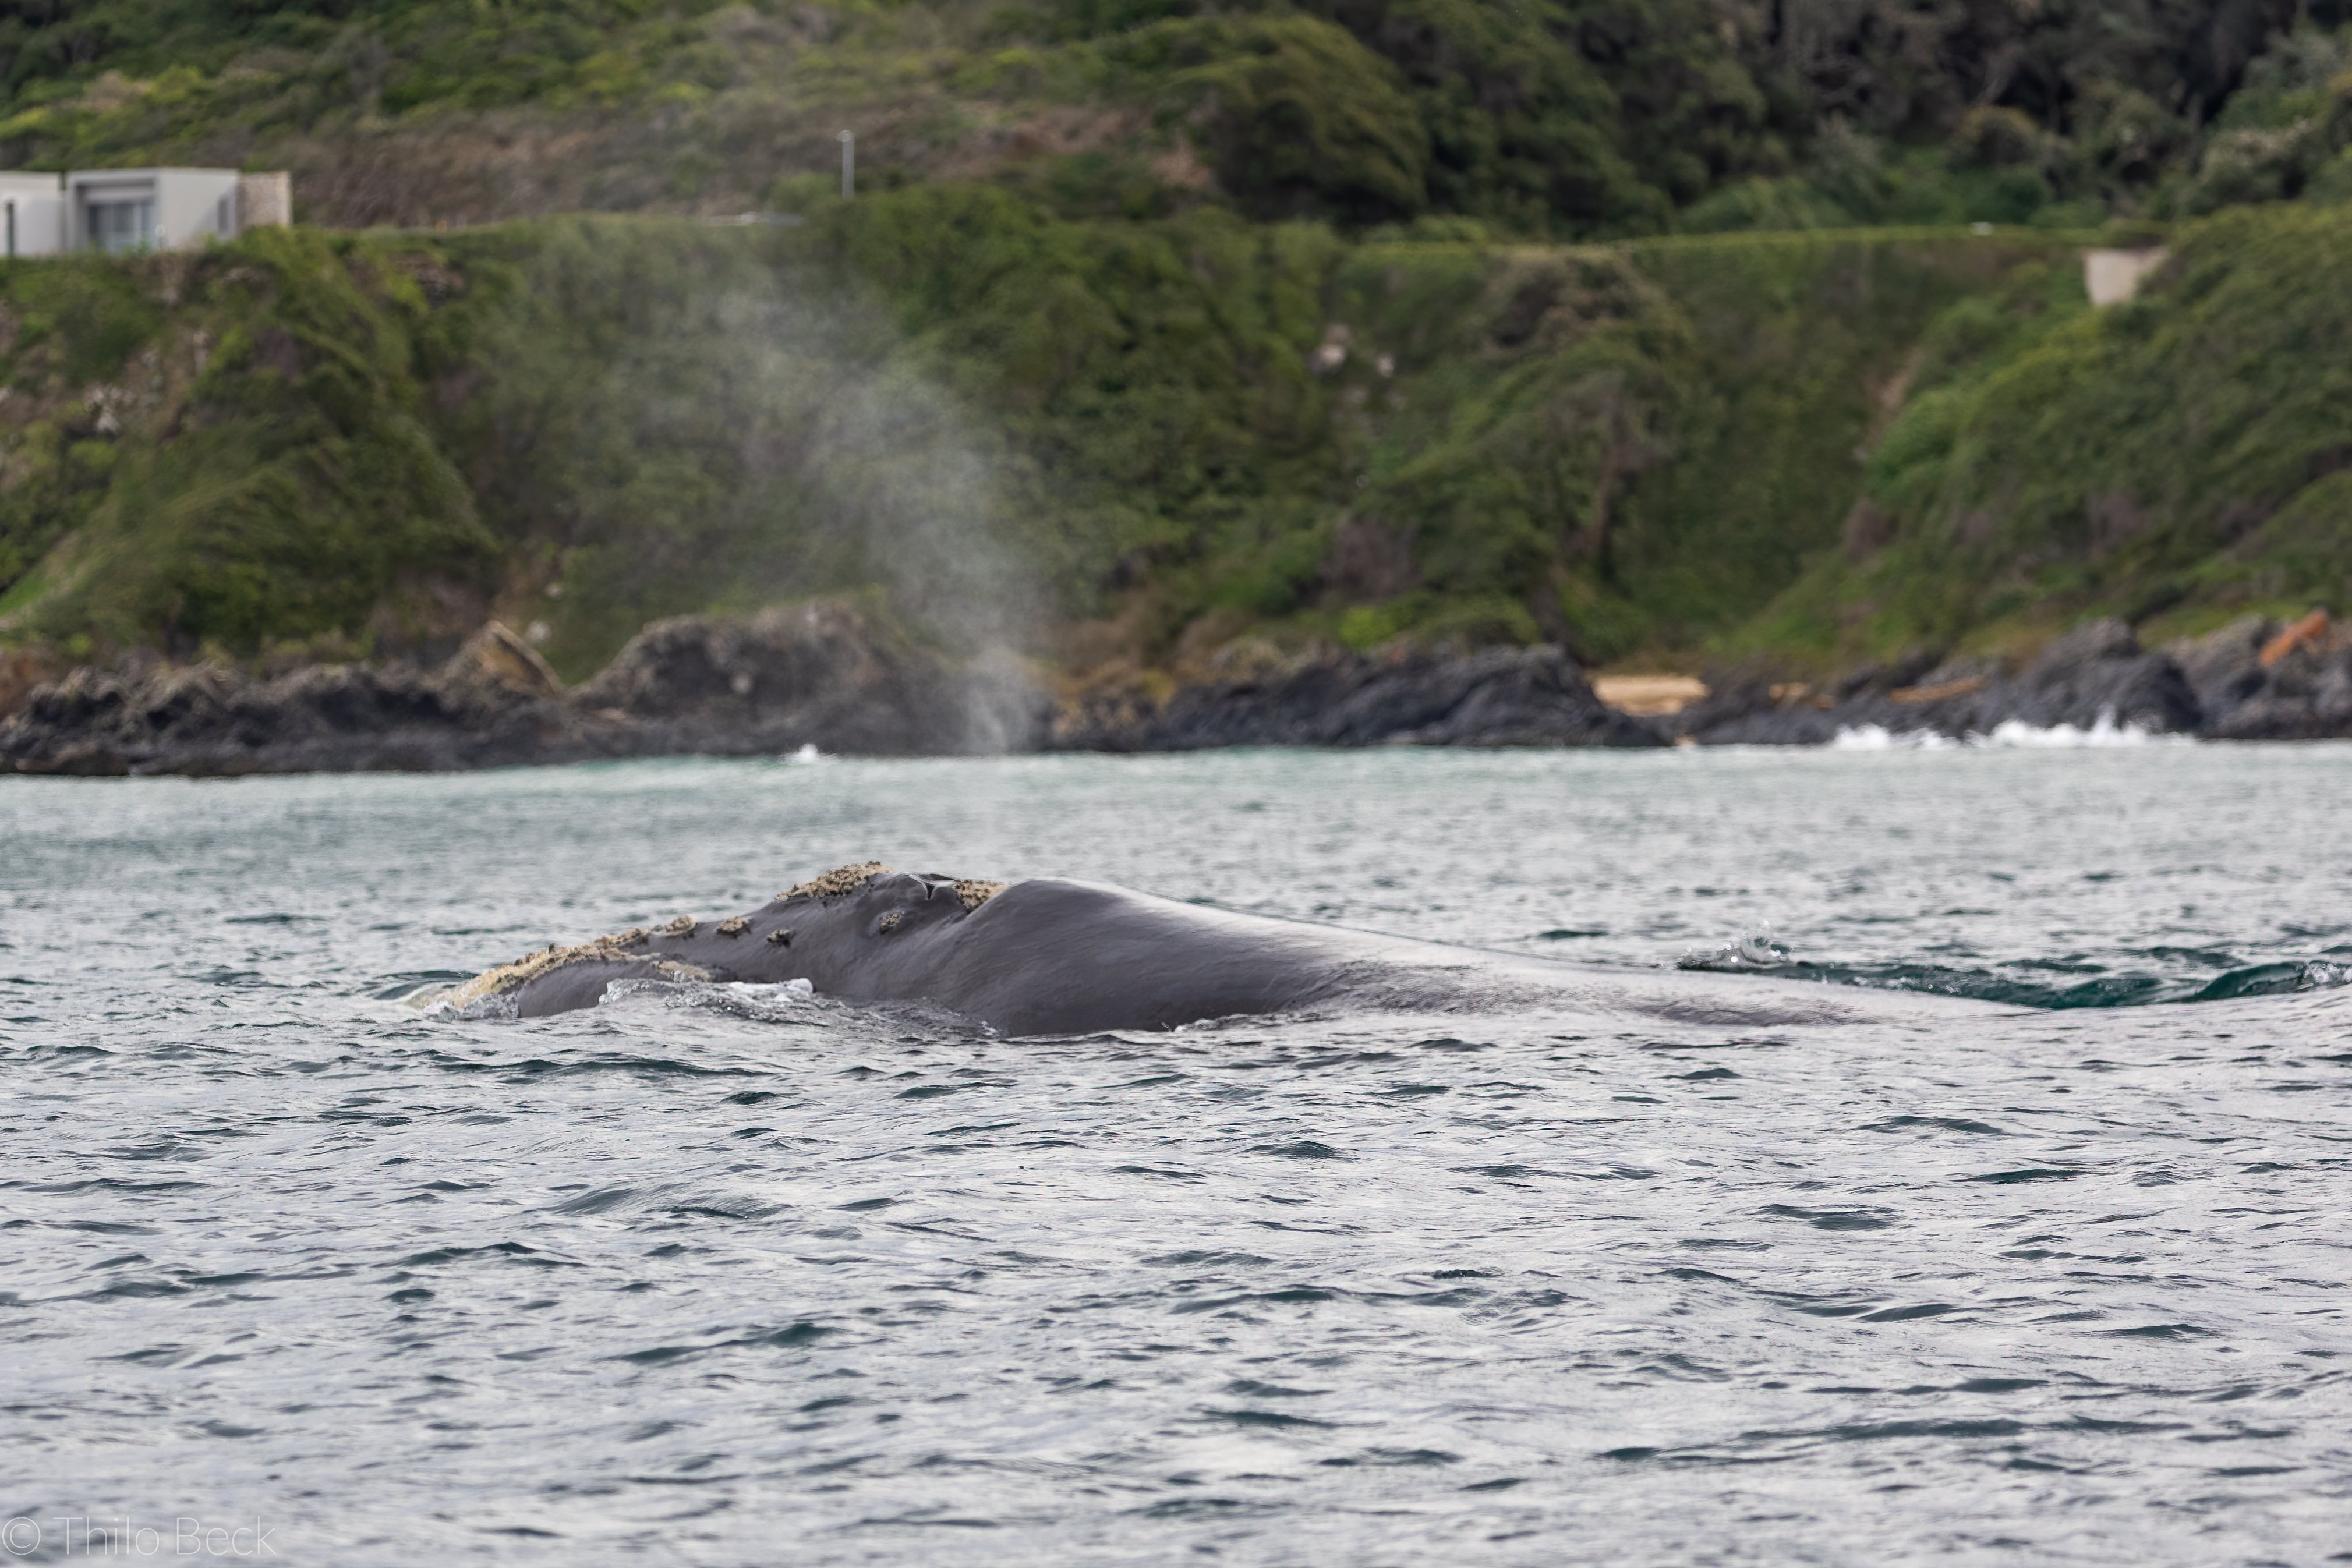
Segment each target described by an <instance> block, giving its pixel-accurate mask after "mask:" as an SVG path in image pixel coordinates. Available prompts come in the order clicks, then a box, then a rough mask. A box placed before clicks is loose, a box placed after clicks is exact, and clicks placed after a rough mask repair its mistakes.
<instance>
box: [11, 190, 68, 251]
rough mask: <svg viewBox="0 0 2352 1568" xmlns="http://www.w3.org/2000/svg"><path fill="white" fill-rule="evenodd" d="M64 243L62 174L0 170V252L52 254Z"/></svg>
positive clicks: (64, 217)
mask: <svg viewBox="0 0 2352 1568" xmlns="http://www.w3.org/2000/svg"><path fill="white" fill-rule="evenodd" d="M12 238H13V241H14V243H13V245H12V244H10V243H9V241H10V240H11V239H12ZM65 244H66V203H65V179H64V176H63V175H59V174H35V173H29V172H16V171H0V255H5V256H55V255H56V254H57V253H58V252H59V251H61V250H63V249H64V248H65Z"/></svg>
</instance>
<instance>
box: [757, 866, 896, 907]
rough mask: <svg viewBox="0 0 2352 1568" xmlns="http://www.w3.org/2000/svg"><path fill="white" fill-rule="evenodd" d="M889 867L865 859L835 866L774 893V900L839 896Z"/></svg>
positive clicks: (863, 884)
mask: <svg viewBox="0 0 2352 1568" xmlns="http://www.w3.org/2000/svg"><path fill="white" fill-rule="evenodd" d="M889 869H890V868H889V867H888V866H887V865H884V864H883V863H882V862H880V861H867V862H865V863H864V864H862V865H845V866H836V867H835V868H834V869H833V870H831V871H829V872H827V873H824V875H823V876H820V877H814V878H812V879H811V880H809V881H807V882H804V883H801V884H800V885H799V886H798V887H795V888H793V889H792V890H791V891H790V892H787V893H780V894H776V902H777V903H778V904H783V903H786V902H788V901H790V900H792V899H795V898H815V899H825V898H839V897H840V896H842V895H843V894H848V893H856V891H857V890H858V889H859V888H861V887H864V886H865V885H866V883H869V882H872V881H873V880H874V879H875V878H876V877H877V876H880V875H882V874H883V873H886V872H887V871H888V870H889Z"/></svg>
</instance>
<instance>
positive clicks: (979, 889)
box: [955, 882, 1004, 915]
mask: <svg viewBox="0 0 2352 1568" xmlns="http://www.w3.org/2000/svg"><path fill="white" fill-rule="evenodd" d="M955 891H956V897H957V898H958V899H959V900H960V901H961V903H962V904H963V912H964V913H965V914H966V915H970V914H971V912H972V911H973V910H975V909H978V908H979V907H980V906H981V905H982V904H986V903H987V902H988V901H989V900H990V899H992V898H994V897H995V896H996V895H997V894H1000V893H1003V891H1004V883H1001V882H960V883H956V884H955Z"/></svg>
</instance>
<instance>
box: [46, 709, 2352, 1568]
mask: <svg viewBox="0 0 2352 1568" xmlns="http://www.w3.org/2000/svg"><path fill="white" fill-rule="evenodd" d="M2347 769H2352V750H2347V748H2343V747H2303V748H2284V747H2282V748H2259V747H2257V748H2243V749H2238V750H2227V749H2224V748H2218V747H2217V748H2193V747H2192V748H2177V749H2168V748H2158V749H2154V750H2143V751H2113V752H2103V751H2081V752H2071V753H2049V752H1998V751H1975V752H1972V751H1952V752H1937V753H1932V754H1928V753H1908V752H1899V751H1889V752H1878V753H1851V754H1843V755H1839V756H1829V755H1824V754H1800V755H1788V756H1781V755H1768V754H1746V755H1741V754H1729V755H1723V754H1718V755H1711V756H1706V757H1691V756H1686V755H1674V756H1665V757H1650V756H1641V757H1633V756H1628V757H1612V758H1601V757H1584V756H1573V755H1561V754H1527V755H1496V756H1468V755H1445V754H1421V753H1402V754H1398V753H1382V754H1381V755H1378V756H1362V757H1348V756H1330V757H1321V756H1295V755H1286V754H1278V753H1270V754H1246V755H1232V756H1221V757H1202V758H1131V759H1115V758H1026V759H1013V760H1004V761H967V762H911V763H842V764H839V765H836V766H834V767H829V768H785V767H782V766H772V765H767V764H761V763H756V762H753V763H705V762H696V763H676V764H635V765H628V766H622V767H611V768H579V769H559V770H546V771H523V772H517V773H507V774H496V775H480V776H474V777H467V778H454V779H274V780H247V781H240V782H237V783H234V784H205V785H191V784H187V783H185V782H184V781H172V780H148V781H130V782H128V783H124V782H120V781H118V782H113V783H109V784H105V785H92V784H85V783H80V782H77V781H66V780H57V781H49V780H30V779H16V780H8V781H5V783H6V787H5V789H0V818H5V833H6V837H5V841H6V842H7V843H8V844H9V845H10V846H11V853H10V855H8V856H6V857H0V886H5V892H6V896H7V898H8V899H9V901H10V903H9V908H10V911H11V913H10V916H9V919H8V921H7V925H6V930H5V946H0V953H5V966H6V969H7V971H8V973H7V974H5V975H0V1061H5V1064H6V1066H7V1069H8V1072H9V1083H10V1088H11V1090H12V1094H11V1095H10V1096H9V1097H8V1098H7V1099H6V1100H5V1102H0V1128H5V1131H6V1132H7V1133H8V1134H10V1137H9V1141H8V1143H7V1145H6V1147H7V1148H8V1150H9V1152H10V1155H11V1159H10V1161H9V1163H8V1165H7V1166H6V1167H5V1170H0V1261H5V1286H6V1289H5V1291H0V1319H5V1322H6V1325H7V1328H8V1330H9V1333H8V1343H11V1344H12V1345H14V1346H16V1355H15V1356H14V1357H13V1358H12V1359H11V1362H10V1366H9V1371H10V1374H11V1375H10V1386H9V1393H8V1396H7V1398H6V1399H5V1401H0V1427H5V1429H0V1440H5V1443H6V1445H7V1451H8V1453H9V1455H10V1458H11V1464H10V1467H9V1479H10V1481H11V1483H12V1486H11V1490H10V1495H9V1497H8V1498H7V1499H6V1500H5V1504H6V1507H7V1508H8V1509H9V1510H12V1511H15V1512H16V1513H18V1514H21V1515H23V1516H25V1517H26V1518H28V1519H35V1520H50V1521H55V1520H62V1519H65V1518H68V1517H69V1516H87V1517H93V1518H113V1519H121V1520H125V1521H130V1522H131V1523H132V1524H156V1525H160V1526H161V1527H163V1528H165V1529H166V1530H168V1529H169V1528H170V1526H171V1525H172V1522H173V1520H174V1519H175V1518H177V1517H178V1516H180V1515H190V1516H200V1517H202V1518H203V1519H205V1520H206V1521H218V1522H219V1523H221V1524H223V1525H229V1524H233V1523H236V1522H242V1521H245V1520H247V1519H248V1518H253V1517H259V1518H263V1519H267V1520H268V1521H275V1522H276V1525H277V1532H276V1535H275V1538H274V1539H275V1542H277V1544H278V1549H279V1550H280V1552H281V1553H282V1554H283V1555H285V1556H287V1557H289V1558H295V1559H299V1560H307V1561H317V1562H336V1563H387V1564H407V1563H415V1562H418V1561H425V1560H440V1559H450V1560H456V1559H460V1558H468V1559H499V1558H504V1557H515V1558H521V1557H530V1558H533V1559H537V1560H544V1559H546V1558H548V1557H549V1556H551V1555H561V1556H562V1557H563V1558H564V1559H565V1560H567V1561H602V1560H606V1559H611V1560H622V1559H635V1558H639V1557H654V1558H663V1557H672V1558H677V1559H681V1560H686V1561H697V1562H699V1561H711V1562H738V1561H761V1560H767V1559H769V1558H771V1557H772V1555H773V1553H774V1552H775V1551H776V1550H777V1547H776V1544H775V1543H776V1542H779V1541H788V1542H791V1543H792V1545H791V1549H790V1550H791V1552H792V1553H793V1560H794V1561H796V1562H808V1563H835V1562H838V1563H853V1562H855V1563H871V1562H877V1561H907V1562H924V1563H928V1562H931V1561H936V1560H939V1559H940V1557H942V1556H952V1557H953V1558H954V1559H955V1560H957V1561H960V1562H961V1561H971V1562H999V1561H1002V1562H1007V1563H1033V1562H1036V1561H1040V1560H1045V1561H1074V1562H1096V1561H1101V1562H1112V1561H1161V1560H1166V1559H1170V1558H1173V1557H1177V1556H1192V1555H1199V1556H1207V1555H1211V1554H1214V1555H1216V1556H1217V1557H1219V1558H1220V1559H1222V1560H1227V1561H1243V1562H1264V1563H1298V1562H1316V1563H1350V1564H1352V1563H1388V1562H1395V1563H1407V1562H1414V1563H1417V1562H1426V1561H1449V1562H1454V1561H1458V1562H1463V1563H1530V1562H1549V1561H1585V1560H1596V1561H1597V1560H1602V1559H1606V1560H1610V1561H1628V1562H1657V1563H1668V1562H1673V1563H1681V1562H1694V1561H1727V1562H1728V1561H1757V1562H1779V1561H1799V1560H1803V1561H1853V1562H1870V1563H1880V1562H1897V1561H1909V1560H1916V1559H1924V1558H1927V1557H1931V1556H1932V1557H1937V1558H1957V1559H1959V1560H1981V1561H1996V1560H1998V1561H2037V1562H2038V1561H2051V1562H2082V1563H2115V1562H2124V1561H2131V1562H2135V1563H2136V1562H2138V1561H2144V1560H2147V1559H2149V1558H2150V1557H2154V1558H2156V1559H2157V1560H2161V1561H2166V1562H2182V1563H2196V1562H2212V1563H2240V1562H2249V1561H2258V1560H2260V1561H2281V1562H2302V1561H2319V1560H2324V1559H2326V1557H2327V1556H2328V1555H2329V1554H2330V1553H2333V1552H2340V1550H2341V1543H2340V1542H2339V1541H2338V1539H2337V1537H2338V1536H2339V1535H2340V1530H2339V1528H2338V1521H2340V1519H2341V1517H2342V1516H2343V1514H2344V1511H2345V1508H2346V1499H2347V1492H2352V1461H2347V1457H2346V1453H2345V1449H2344V1446H2343V1443H2342V1439H2341V1433H2342V1431H2343V1430H2344V1428H2345V1426H2346V1423H2347V1419H2352V1382H2347V1370H2346V1368H2347V1364H2346V1362H2345V1360H2344V1348H2345V1340H2346V1335H2345V1326H2346V1325H2345V1322H2344V1318H2343V1312H2344V1307H2343V1302H2344V1301H2345V1300H2346V1299H2347V1297H2346V1285H2347V1265H2346V1262H2345V1253H2344V1251H2343V1249H2342V1248H2341V1246H2340V1235H2339V1234H2338V1233H2339V1231H2340V1225H2339V1223H2338V1220H2339V1218H2340V1215H2341V1210H2342V1204H2341V1188H2342V1184H2343V1181H2344V1179H2345V1176H2346V1175H2347V1168H2352V1154H2347V1152H2346V1146H2345V1144H2344V1141H2343V1131H2342V1129H2343V1128H2344V1126H2345V1125H2346V1124H2347V1114H2346V1113H2347V1108H2352V1106H2347V1101H2352V1071H2347V1070H2352V1051H2346V1050H2344V1049H2343V1047H2342V1038H2343V1029H2342V1019H2343V1016H2344V1013H2343V1009H2344V1006H2345V1003H2344V999H2343V998H2344V993H2343V992H2342V991H2341V990H2340V989H2339V987H2340V984H2341V978H2342V976H2341V972H2340V966H2341V965H2342V964H2343V963H2344V962H2345V961H2346V960H2347V957H2352V953H2347V950H2346V948H2345V946H2344V944H2345V928H2344V927H2343V925H2342V924H2341V923H2340V922H2336V921H2335V920H2333V918H2332V917H2329V916H2327V915H2326V913H2325V912H2326V911H2327V910H2329V909H2339V908H2342V907H2345V906H2347V897H2346V894H2347V891H2352V889H2347V885H2346V883H2347V874H2352V853H2347V850H2352V841H2347V840H2348V839H2352V830H2347V829H2346V828H2345V827H2343V826H2342V824H2341V820H2340V819H2341V813H2340V811H2338V810H2336V809H2335V806H2334V802H2335V801H2337V800H2341V799H2342V786H2343V782H2344V780H2343V779H2342V778H2341V777H2340V775H2342V774H2343V773H2345V772H2346V771H2347ZM1237 801H1238V802H1244V803H1247V804H1250V805H1252V806H1253V807H1254V808H1255V809H1254V810H1247V811H1241V810H1234V805H1235V802H1237ZM877 853H878V854H882V855H884V856H885V858H888V859H891V860H893V861H895V862H898V863H920V864H926V865H935V866H939V867H941V868H944V869H947V870H950V871H957V872H964V873H997V874H1011V875H1021V874H1037V873H1055V874H1077V875H1087V876H1092V877H1097V878H1102V879H1105V880H1111V881H1119V882H1125V883H1133V884H1137V885H1141V886H1147V887H1150V888H1153V889H1156V890H1158V891H1162V892H1166V893H1170V894H1175V895H1177V896H1181V897H1192V898H1198V899H1202V900H1205V901H1209V902H1214V903H1219V904H1226V905H1230V906H1234V907H1242V908H1252V909H1256V910H1260V911H1262V912H1265V913H1269V914H1276V915H1299V916H1310V915H1316V914H1317V913H1318V911H1319V912H1321V915H1320V917H1322V918H1328V919H1334V920H1339V921H1343V922H1348V923H1352V924H1359V925H1370V926H1374V927H1380V928H1385V929H1391V930H1399V931H1403V932H1407V933H1409V934H1412V935H1419V936H1436V937H1440V938H1444V939H1448V940H1455V941H1462V942H1469V943H1474V944H1483V945H1487V946H1497V947H1504V948H1517V949H1519V950H1522V951H1525V952H1528V953H1536V954H1548V955H1550V956H1573V957H1576V958H1578V959H1591V960H1596V961H1603V962H1612V963H1621V964H1643V965H1649V966H1664V965H1671V964H1673V963H1675V962H1676V961H1677V960H1678V959H1680V958H1681V957H1682V955H1683V953H1684V952H1685V949H1687V948H1690V947H1692V946H1694V945H1695V944H1696V946H1698V947H1699V949H1700V950H1701V951H1702V953H1706V952H1711V951H1718V950H1722V951H1728V950H1731V949H1734V948H1744V949H1745V951H1746V952H1747V953H1748V963H1747V965H1746V967H1755V961H1756V959H1757V958H1758V957H1759V956H1762V957H1763V958H1765V959H1766V960H1768V961H1769V966H1770V967H1780V968H1781V969H1783V970H1784V971H1785V972H1790V973H1801V974H1810V975H1812V976H1814V977H1821V978H1825V979H1832V980H1843V981H1846V982H1850V983H1863V984H1874V985H1913V986H1916V987H1918V988H1927V989H1944V990H1954V991H1958V992H1960V993H1961V994H1969V995H1987V994H1993V989H1994V988H2007V989H2006V990H2005V991H2003V992H2001V993H2000V994H2002V995H2003V996H2005V997H2006V998H2007V999H2011V1000H2022V1001H2028V1002H2032V1003H2035V1004H2036V1005H2037V1007H2038V1008H2039V1009H2041V1010H2037V1011H2028V1012H2021V1013H2018V1014H2015V1015H2012V1016H2011V1017H2010V1018H2008V1019H1992V1020H1987V1019H1982V1018H1971V1019H1969V1021H1968V1022H1967V1024H1966V1025H1965V1026H1964V1027H1959V1028H1928V1029H1921V1030H1879V1031H1873V1030H1854V1031H1848V1032H1819V1033H1808V1032H1806V1031H1803V1030H1780V1031H1775V1032H1774V1033H1772V1034H1770V1035H1769V1036H1759V1035H1744V1036H1743V1035H1738V1034H1722V1033H1711V1032H1708V1031H1705V1030H1679V1029H1677V1030H1657V1029H1627V1030H1622V1031H1601V1032H1595V1030H1594V1027H1593V1025H1592V1023H1591V1020H1590V1019H1564V1018H1562V1019H1552V1018H1546V1017H1543V1016H1540V1015H1526V1016H1517V1017H1509V1018H1468V1017H1453V1018H1440V1019H1426V1018H1423V1019H1408V1018H1381V1017H1368V1018H1339V1019H1304V1020H1288V1021H1265V1020H1261V1021H1257V1022H1254V1023H1251V1024H1248V1025H1247V1026H1228V1027H1209V1028H1203V1029H1197V1030H1187V1031H1183V1032H1181V1033H1178V1034H1173V1035H1167V1036H1112V1037H1105V1038H1101V1039H1095V1040H1069V1041H1003V1040H992V1039H990V1038H988V1037H986V1036H985V1034H984V1033H981V1032H979V1031H975V1030H971V1028H970V1027H968V1026H967V1025H964V1024H962V1023H961V1022H960V1021H958V1020H954V1019H947V1018H944V1017H942V1016H940V1015H937V1014H934V1013H927V1012H925V1011H924V1010H922V1009H897V1010H894V1011H890V1012H875V1013H862V1012H858V1011H856V1010H854V1009H844V1008H841V1007H839V1006H837V1005H835V1004H831V1003H828V1002H827V1001H826V1000H825V999H824V998H794V997H790V996H785V995H775V994H767V992H765V991H761V992H760V993H759V994H754V993H753V992H751V991H747V990H745V989H743V988H691V987H688V988H677V987H661V988H645V989H643V990H642V991H640V992H638V993H636V994H632V995H628V996H625V997H623V998H618V999H616V1000H614V1002H612V1003H611V1004H609V1005H607V1006H606V1007H604V1008H602V1009H595V1010H594V1011H593V1012H591V1013H586V1014H579V1015H572V1016H570V1017H566V1018H562V1019H549V1020H544V1021H541V1022H538V1023H532V1024H527V1025H518V1024H514V1023H508V1022H500V1021H498V1020H495V1019H457V1018H445V1017H438V1016H434V1015H432V1014H430V1013H426V1012H420V1011H419V1010H418V1009H417V1008H416V1007H415V1006H413V1005H412V1004H413V1003H414V1002H415V1000H417V999H418V998H421V997H423V996H424V995H425V994H427V993H429V992H430V991H431V990H433V989H435V988H441V987H446V985H448V984H449V983H451V982H452V981H453V980H454V979H455V978H457V977H463V976H466V975H467V974H470V973H471V972H472V971H473V968H474V967H476V966H478V965H479V964H481V963H484V962H488V961H490V960H494V959H498V958H502V957H509V956H512V953H513V952H514V951H520V950H522V949H523V948H525V947H529V946H533V945H543V944H544V943H546V942H548V941H552V940H556V939H574V938H578V937H581V936H588V935H593V934H594V933H596V932H598V931H602V930H613V929H621V928H624V927H625V926H627V925H633V924H642V923H645V922H646V920H648V919H652V918H655V917H661V918H667V916H668V915H672V914H675V913H677V911H678V910H680V909H687V910H698V911H705V912H713V911H720V910H730V909H736V908H746V907H751V906H754V905H756V904H759V903H760V902H761V901H763V900H764V899H765V898H767V897H768V896H769V895H770V894H772V892H773V891H774V888H775V887H776V886H781V885H786V884H787V883H780V882H778V881H777V880H776V879H777V877H778V876H780V875H781V876H782V877H784V878H786V879H787V882H789V881H791V880H797V879H798V878H799V877H800V876H802V875H804V874H806V873H811V872H813V871H817V870H822V869H823V868H824V867H825V866H829V865H834V864H839V863H844V862H849V861H853V860H861V859H864V858H866V856H867V855H868V854H877ZM125 909H131V910H135V911H138V912H139V914H138V915H137V916H136V917H135V919H134V920H133V921H132V922H131V925H130V926H129V927H126V925H125V921H124V919H123V915H122V911H123V910H125ZM1767 932H1769V942H1766V941H1762V940H1759V939H1758V938H1757V936H1756V934H1758V933H1767ZM1530 933H1537V934H1539V935H1537V936H1529V935H1528V934H1530ZM1775 954H1778V955H1779V956H1773V955H1775ZM158 955H163V957H162V958H160V959H159V957H158ZM1971 987H1974V988H1976V989H1973V990H1972V989H1970V988H1971ZM2094 1001H2095V1002H2097V1003H2099V1004H2101V1005H2099V1006H2095V1007H2094V1006H2087V1005H2083V1006H2078V1005H2074V1003H2077V1002H2082V1003H2087V1002H2094ZM2116 1002H2163V1003H2169V1004H2177V1005H2163V1006H2110V1005H2106V1004H2110V1003H2116Z"/></svg>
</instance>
